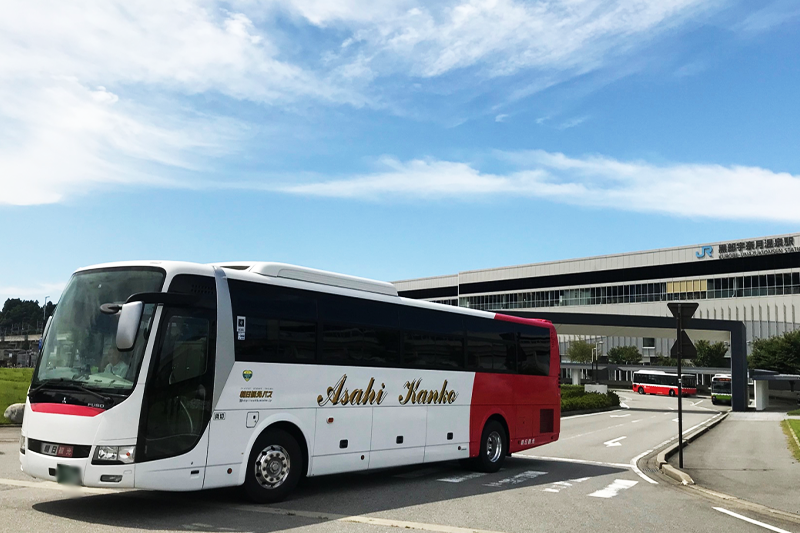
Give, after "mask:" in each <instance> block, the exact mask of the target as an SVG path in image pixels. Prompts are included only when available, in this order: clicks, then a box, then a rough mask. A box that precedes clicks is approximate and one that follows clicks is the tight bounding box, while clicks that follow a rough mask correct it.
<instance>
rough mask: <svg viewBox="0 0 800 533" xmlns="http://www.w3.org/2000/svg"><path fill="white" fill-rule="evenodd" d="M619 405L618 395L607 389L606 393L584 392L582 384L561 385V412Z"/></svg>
mask: <svg viewBox="0 0 800 533" xmlns="http://www.w3.org/2000/svg"><path fill="white" fill-rule="evenodd" d="M618 405H619V396H617V394H616V393H615V392H612V391H609V392H608V393H607V394H597V393H595V392H586V390H585V389H584V386H583V385H562V386H561V412H562V413H564V412H569V411H589V410H592V409H606V408H608V407H616V406H618Z"/></svg>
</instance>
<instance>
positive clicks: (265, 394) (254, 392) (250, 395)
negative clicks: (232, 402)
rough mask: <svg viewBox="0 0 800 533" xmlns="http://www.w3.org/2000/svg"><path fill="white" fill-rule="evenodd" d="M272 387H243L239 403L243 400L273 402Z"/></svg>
mask: <svg viewBox="0 0 800 533" xmlns="http://www.w3.org/2000/svg"><path fill="white" fill-rule="evenodd" d="M272 393H273V390H272V389H263V388H252V389H242V390H241V391H240V392H239V403H243V402H271V401H272Z"/></svg>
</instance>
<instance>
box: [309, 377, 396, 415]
mask: <svg viewBox="0 0 800 533" xmlns="http://www.w3.org/2000/svg"><path fill="white" fill-rule="evenodd" d="M346 382H347V374H344V375H343V376H342V377H341V378H339V381H337V382H336V385H334V386H333V387H328V390H327V391H326V395H327V396H322V395H321V394H320V395H319V396H317V404H318V405H319V406H320V407H322V406H323V405H327V404H328V403H330V404H331V405H348V404H350V405H367V404H369V405H380V404H381V403H383V400H385V399H386V396H385V390H384V389H385V388H386V385H385V384H384V383H381V388H380V390H377V391H376V390H375V388H374V387H375V378H369V383H368V384H367V388H365V389H353V390H352V391H348V389H346V388H345V383H346Z"/></svg>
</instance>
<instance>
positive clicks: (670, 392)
mask: <svg viewBox="0 0 800 533" xmlns="http://www.w3.org/2000/svg"><path fill="white" fill-rule="evenodd" d="M669 395H670V396H673V397H674V396H675V391H674V390H673V389H670V390H669Z"/></svg>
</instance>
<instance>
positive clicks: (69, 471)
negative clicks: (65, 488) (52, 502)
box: [56, 465, 81, 485]
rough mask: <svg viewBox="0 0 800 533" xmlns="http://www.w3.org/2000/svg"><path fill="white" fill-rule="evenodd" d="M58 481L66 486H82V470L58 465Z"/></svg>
mask: <svg viewBox="0 0 800 533" xmlns="http://www.w3.org/2000/svg"><path fill="white" fill-rule="evenodd" d="M56 481H58V482H59V483H62V484H64V485H80V484H81V469H80V468H78V467H77V466H72V465H56Z"/></svg>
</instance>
